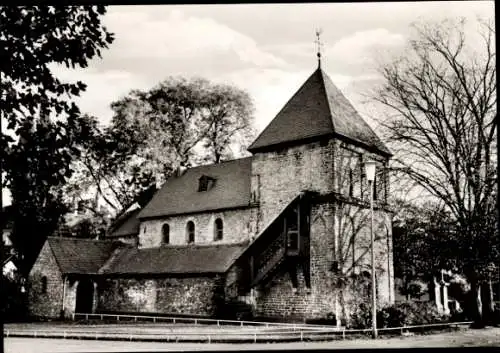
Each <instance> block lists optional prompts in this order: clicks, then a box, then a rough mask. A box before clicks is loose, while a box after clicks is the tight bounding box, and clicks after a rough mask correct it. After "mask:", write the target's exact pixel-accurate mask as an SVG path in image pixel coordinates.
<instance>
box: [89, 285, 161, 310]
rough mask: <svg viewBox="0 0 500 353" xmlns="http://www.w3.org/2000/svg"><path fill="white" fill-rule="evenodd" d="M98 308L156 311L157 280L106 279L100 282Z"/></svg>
mask: <svg viewBox="0 0 500 353" xmlns="http://www.w3.org/2000/svg"><path fill="white" fill-rule="evenodd" d="M97 291H98V300H97V310H98V311H99V310H101V311H126V312H154V311H156V282H155V281H154V280H149V279H129V278H120V279H105V280H102V281H100V282H99V283H98V286H97Z"/></svg>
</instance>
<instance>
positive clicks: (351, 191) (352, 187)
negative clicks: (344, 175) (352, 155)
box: [349, 169, 354, 197]
mask: <svg viewBox="0 0 500 353" xmlns="http://www.w3.org/2000/svg"><path fill="white" fill-rule="evenodd" d="M353 191H354V178H353V172H352V169H349V197H352V196H353Z"/></svg>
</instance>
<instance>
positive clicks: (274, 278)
mask: <svg viewBox="0 0 500 353" xmlns="http://www.w3.org/2000/svg"><path fill="white" fill-rule="evenodd" d="M248 150H249V151H250V152H251V153H252V154H253V157H252V178H251V183H252V186H251V188H252V195H254V202H255V203H256V204H258V211H256V214H255V215H254V218H255V222H256V227H255V228H256V234H255V238H257V241H256V244H254V246H253V249H252V248H251V249H250V250H249V251H248V253H249V254H252V255H250V257H249V262H250V264H251V265H250V267H251V278H252V279H253V280H252V281H250V282H251V287H252V289H254V292H253V293H256V294H255V298H254V302H255V305H256V311H257V313H258V314H259V313H260V314H262V315H265V316H273V315H275V316H281V317H283V316H285V317H286V316H292V317H293V316H302V317H304V316H305V317H311V316H312V317H314V316H318V317H324V316H325V315H327V314H335V317H336V318H337V319H338V322H339V323H340V321H341V320H342V319H344V320H345V319H348V316H349V312H350V311H352V310H353V308H354V306H355V305H356V303H357V300H361V299H362V298H361V297H363V295H360V291H362V292H363V293H365V292H366V293H365V294H366V296H368V297H367V298H366V299H367V300H368V301H369V294H370V290H369V288H367V287H369V286H370V285H371V282H370V281H369V278H370V274H371V267H370V264H371V262H370V249H371V245H370V209H369V197H370V196H369V190H368V186H367V181H366V178H365V175H364V165H365V162H366V161H368V160H369V161H375V162H376V163H377V175H376V179H375V183H374V200H375V207H374V210H375V225H374V232H375V236H376V239H377V241H376V244H375V252H376V255H375V256H376V276H377V289H378V301H379V303H381V304H382V303H388V302H393V300H394V279H393V277H394V274H393V264H392V227H391V222H392V214H391V212H390V211H389V209H388V207H387V193H388V189H389V185H388V176H387V164H388V161H389V158H390V157H391V152H390V151H389V150H388V149H387V147H386V146H385V145H384V144H383V143H382V141H381V140H380V139H379V137H378V136H377V135H376V134H375V132H374V131H373V130H372V129H371V128H370V126H369V125H368V124H367V123H366V122H365V121H364V120H363V118H362V117H361V116H360V115H359V114H358V112H357V111H356V109H355V108H354V107H353V106H352V104H351V103H350V102H349V101H348V100H347V98H346V97H345V96H344V95H343V94H342V92H341V91H340V90H339V89H338V88H337V87H336V86H335V84H334V83H333V82H332V80H331V79H330V77H329V76H328V75H327V74H326V73H325V72H324V71H323V69H322V68H321V54H320V52H319V51H318V67H317V69H316V70H315V71H314V72H313V73H312V74H311V76H310V77H309V78H308V79H307V80H306V81H305V82H304V84H303V85H302V86H301V87H300V88H299V89H298V90H297V92H296V93H295V94H294V95H293V96H292V97H291V99H290V100H289V101H288V102H287V103H286V104H285V106H284V107H283V108H282V109H281V111H280V112H279V113H278V114H277V115H276V117H275V118H274V119H273V120H272V121H271V122H270V123H269V125H268V126H267V127H266V128H265V129H264V130H263V131H262V133H261V134H260V135H259V136H258V137H257V138H256V140H255V141H254V142H253V143H252V144H251V146H250V147H249V148H248ZM257 213H258V214H257ZM367 282H370V283H367ZM358 287H359V288H358ZM370 288H371V287H370Z"/></svg>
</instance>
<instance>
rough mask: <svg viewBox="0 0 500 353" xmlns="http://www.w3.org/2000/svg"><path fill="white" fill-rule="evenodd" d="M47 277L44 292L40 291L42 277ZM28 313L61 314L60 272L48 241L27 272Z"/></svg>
mask: <svg viewBox="0 0 500 353" xmlns="http://www.w3.org/2000/svg"><path fill="white" fill-rule="evenodd" d="M43 277H45V278H46V279H47V287H46V292H45V293H43V292H42V278H43ZM28 281H29V293H28V294H29V303H28V310H29V313H30V315H33V316H37V317H49V318H57V317H59V315H60V314H61V310H62V300H63V280H62V274H61V271H60V270H59V267H58V266H57V262H56V259H55V258H54V255H53V254H52V250H51V249H50V246H49V244H48V242H45V244H44V245H43V247H42V250H41V251H40V255H39V256H38V259H37V260H36V262H35V264H34V265H33V268H32V269H31V271H30V274H29V278H28Z"/></svg>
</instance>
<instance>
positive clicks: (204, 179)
mask: <svg viewBox="0 0 500 353" xmlns="http://www.w3.org/2000/svg"><path fill="white" fill-rule="evenodd" d="M214 184H215V179H214V178H212V177H209V176H208V175H202V176H201V177H200V179H199V180H198V191H199V192H203V191H208V190H210V189H211V188H213V186H214Z"/></svg>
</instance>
